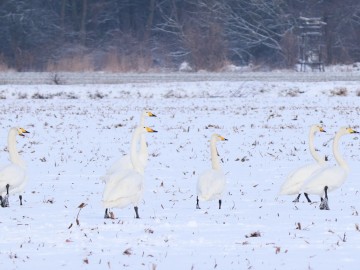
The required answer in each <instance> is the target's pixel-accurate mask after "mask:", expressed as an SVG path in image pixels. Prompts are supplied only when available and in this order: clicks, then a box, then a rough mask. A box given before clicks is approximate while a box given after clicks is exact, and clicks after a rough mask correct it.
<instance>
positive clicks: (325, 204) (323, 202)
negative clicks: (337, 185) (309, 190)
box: [319, 186, 330, 210]
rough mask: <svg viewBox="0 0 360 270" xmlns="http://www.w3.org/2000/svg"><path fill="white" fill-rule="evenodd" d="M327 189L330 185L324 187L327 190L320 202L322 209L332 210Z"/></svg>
mask: <svg viewBox="0 0 360 270" xmlns="http://www.w3.org/2000/svg"><path fill="white" fill-rule="evenodd" d="M327 190H328V186H325V187H324V191H325V198H324V199H323V200H322V201H321V203H320V206H319V208H320V210H330V208H329V204H328V195H327Z"/></svg>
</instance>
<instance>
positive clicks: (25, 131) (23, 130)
mask: <svg viewBox="0 0 360 270" xmlns="http://www.w3.org/2000/svg"><path fill="white" fill-rule="evenodd" d="M18 133H19V135H20V136H22V137H25V135H24V133H30V132H29V131H27V130H26V129H24V128H19V129H18Z"/></svg>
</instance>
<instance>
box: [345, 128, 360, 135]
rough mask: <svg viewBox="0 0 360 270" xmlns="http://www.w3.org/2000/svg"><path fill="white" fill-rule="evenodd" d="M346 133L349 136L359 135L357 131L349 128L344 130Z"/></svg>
mask: <svg viewBox="0 0 360 270" xmlns="http://www.w3.org/2000/svg"><path fill="white" fill-rule="evenodd" d="M346 132H347V133H349V134H352V133H359V132H358V131H356V130H354V129H352V128H351V127H348V128H346Z"/></svg>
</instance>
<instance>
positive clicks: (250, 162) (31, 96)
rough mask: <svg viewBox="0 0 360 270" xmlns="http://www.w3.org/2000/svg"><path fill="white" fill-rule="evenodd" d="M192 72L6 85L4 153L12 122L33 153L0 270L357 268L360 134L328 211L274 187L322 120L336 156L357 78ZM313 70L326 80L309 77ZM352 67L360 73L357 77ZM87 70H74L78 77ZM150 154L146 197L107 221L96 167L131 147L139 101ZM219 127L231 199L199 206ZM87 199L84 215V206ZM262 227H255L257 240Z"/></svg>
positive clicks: (1, 111) (3, 237)
mask: <svg viewBox="0 0 360 270" xmlns="http://www.w3.org/2000/svg"><path fill="white" fill-rule="evenodd" d="M274 76H276V77H279V76H280V77H279V78H280V79H276V80H273V79H271V76H269V79H268V80H266V79H264V80H261V81H256V80H246V79H241V80H235V79H234V80H226V78H223V81H222V79H221V77H220V76H219V77H218V80H207V81H202V80H198V79H197V80H189V82H186V80H185V79H183V80H180V81H176V80H175V81H167V80H165V81H164V82H163V81H161V80H157V81H149V82H138V81H136V82H130V83H126V82H124V83H121V84H74V85H71V84H68V85H39V84H32V83H29V84H28V85H26V84H23V85H6V84H5V85H1V86H0V97H1V98H2V99H1V100H0V103H1V107H0V123H1V130H2V131H1V132H0V149H3V150H2V154H1V156H0V161H1V164H6V163H7V162H8V153H7V150H6V139H7V132H8V129H9V128H10V127H11V126H15V125H19V126H22V127H24V128H26V129H27V130H29V131H30V132H31V133H30V134H29V136H27V137H26V138H20V139H18V149H20V150H21V154H22V156H23V158H24V159H25V160H26V161H27V163H28V176H29V183H28V186H27V189H26V192H25V194H24V199H25V203H24V205H23V206H22V207H20V206H19V204H18V203H19V202H18V198H17V196H15V195H14V196H11V197H10V207H9V208H1V209H0V229H1V234H0V268H1V269H35V268H37V269H49V268H52V269H327V270H331V269H358V266H359V258H358V257H357V256H358V254H359V252H360V231H359V230H360V229H359V224H360V219H359V215H358V211H359V210H360V203H359V202H360V192H359V190H360V181H359V178H360V167H359V166H358V164H359V161H360V155H359V154H360V153H359V143H360V142H359V136H355V135H349V136H346V137H343V138H342V140H341V151H342V153H344V156H345V159H346V160H347V161H348V162H349V164H350V167H351V168H352V171H351V173H350V175H349V178H348V179H347V181H346V182H345V184H344V185H343V186H342V188H341V189H338V190H337V191H335V192H333V193H331V194H330V195H329V204H330V208H331V210H330V211H320V210H319V209H318V201H319V199H318V198H316V196H311V198H312V199H313V201H314V203H312V204H308V203H306V202H305V200H304V198H303V197H302V198H301V199H300V203H297V204H294V203H292V200H293V199H294V198H293V197H290V196H278V191H279V188H280V186H281V184H282V182H283V181H284V179H285V178H286V175H288V174H289V173H290V172H291V171H292V170H293V169H295V168H297V167H299V166H301V165H304V164H306V163H309V162H311V156H310V153H309V151H308V146H307V134H308V130H309V127H310V125H311V124H313V123H319V122H320V121H322V122H323V123H324V126H325V129H326V130H327V133H326V134H318V135H317V136H316V139H315V144H316V148H317V149H318V150H319V151H320V152H321V153H323V154H326V155H329V159H330V160H329V162H330V163H334V162H335V161H334V158H333V157H332V152H331V143H332V137H333V135H334V134H335V132H336V131H337V129H338V128H339V127H340V126H343V125H351V126H352V127H354V128H355V129H360V127H359V123H360V122H359V119H360V118H359V114H360V109H359V106H358V104H359V99H360V97H359V95H360V85H359V82H358V81H356V80H352V79H351V80H348V79H344V80H337V81H331V80H329V77H328V76H325V77H324V78H323V79H319V78H318V77H316V78H317V79H311V78H312V77H311V75H307V76H309V79H308V80H295V81H294V82H292V81H291V80H289V77H288V76H287V75H286V74H285V75H284V74H283V75H282V76H283V80H281V74H280V75H279V74H276V75H274ZM314 76H319V75H318V74H315V75H314ZM356 76H358V75H356ZM79 80H80V79H79ZM144 108H147V109H151V111H152V112H153V113H155V114H156V115H157V116H158V117H157V118H151V119H147V123H148V125H149V126H151V127H153V128H155V129H156V130H158V131H159V132H158V133H156V134H151V135H148V136H147V139H148V143H149V152H150V158H149V164H148V167H147V169H146V173H145V194H144V198H143V201H142V203H141V204H140V206H139V214H140V217H141V219H140V220H137V219H135V218H134V211H133V209H132V207H128V208H125V209H123V210H120V209H114V214H115V216H116V219H115V220H105V219H103V214H104V209H103V208H102V206H101V196H102V191H103V188H104V184H103V183H102V181H101V180H100V177H101V176H102V175H103V174H104V172H105V170H106V168H107V167H108V166H110V164H111V163H112V161H113V160H116V159H117V158H118V157H120V156H121V155H123V154H125V153H127V152H128V150H129V142H130V136H131V133H132V130H133V128H134V127H135V126H136V124H137V123H138V120H139V114H140V112H141V111H142V110H143V109H144ZM214 132H217V133H220V134H221V135H223V136H225V137H226V138H228V139H229V141H228V142H223V143H222V142H220V143H218V150H219V153H220V156H221V158H222V159H223V163H222V166H223V169H224V171H225V172H226V174H227V179H228V185H227V192H226V194H225V196H224V198H223V209H221V210H218V209H217V203H216V202H215V201H213V202H202V203H201V206H202V209H201V210H196V209H195V196H196V195H195V185H196V180H197V177H198V175H199V173H200V172H201V171H202V170H204V169H206V168H208V167H210V160H209V159H210V153H209V142H208V140H209V138H210V136H211V134H212V133H214ZM81 203H85V204H86V206H85V207H84V208H83V209H82V210H81V212H80V214H79V217H78V223H77V221H76V219H77V214H78V211H79V208H78V206H79V205H80V204H81ZM254 236H257V237H254Z"/></svg>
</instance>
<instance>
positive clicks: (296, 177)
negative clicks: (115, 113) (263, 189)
mask: <svg viewBox="0 0 360 270" xmlns="http://www.w3.org/2000/svg"><path fill="white" fill-rule="evenodd" d="M320 168H321V165H319V164H318V163H312V164H307V165H304V166H302V167H300V168H298V169H296V170H294V171H293V172H291V173H290V174H289V176H288V177H287V178H286V180H285V182H284V183H283V184H282V186H281V188H280V192H279V194H281V195H293V194H298V193H299V192H300V189H301V187H302V186H303V185H304V183H305V182H306V181H307V180H308V179H309V178H310V177H311V176H312V174H313V173H315V172H316V171H317V170H319V169H320Z"/></svg>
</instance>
